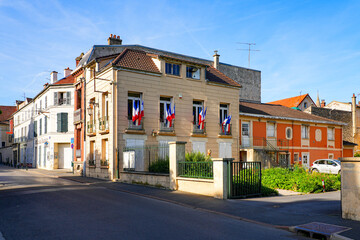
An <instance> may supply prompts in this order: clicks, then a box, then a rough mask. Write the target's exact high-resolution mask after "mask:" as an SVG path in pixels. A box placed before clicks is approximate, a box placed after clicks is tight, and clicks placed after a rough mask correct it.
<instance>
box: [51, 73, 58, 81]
mask: <svg viewBox="0 0 360 240" xmlns="http://www.w3.org/2000/svg"><path fill="white" fill-rule="evenodd" d="M57 74H58V72H56V71H52V72H51V73H50V84H54V83H55V82H57Z"/></svg>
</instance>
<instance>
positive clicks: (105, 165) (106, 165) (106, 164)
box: [100, 159, 109, 167]
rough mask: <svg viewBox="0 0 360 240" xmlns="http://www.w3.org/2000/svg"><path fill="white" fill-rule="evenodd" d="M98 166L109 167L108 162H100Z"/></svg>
mask: <svg viewBox="0 0 360 240" xmlns="http://www.w3.org/2000/svg"><path fill="white" fill-rule="evenodd" d="M100 166H102V167H108V166H109V160H107V159H106V160H101V161H100Z"/></svg>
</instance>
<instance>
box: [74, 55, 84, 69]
mask: <svg viewBox="0 0 360 240" xmlns="http://www.w3.org/2000/svg"><path fill="white" fill-rule="evenodd" d="M83 56H84V53H81V54H80V56H78V57H77V58H75V62H76V66H78V65H79V62H80V61H81V59H82V58H83Z"/></svg>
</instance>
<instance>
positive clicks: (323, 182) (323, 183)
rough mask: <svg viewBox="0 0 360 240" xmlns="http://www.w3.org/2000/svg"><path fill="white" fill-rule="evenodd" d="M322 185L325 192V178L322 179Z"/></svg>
mask: <svg viewBox="0 0 360 240" xmlns="http://www.w3.org/2000/svg"><path fill="white" fill-rule="evenodd" d="M322 185H323V192H325V181H324V179H323V180H322Z"/></svg>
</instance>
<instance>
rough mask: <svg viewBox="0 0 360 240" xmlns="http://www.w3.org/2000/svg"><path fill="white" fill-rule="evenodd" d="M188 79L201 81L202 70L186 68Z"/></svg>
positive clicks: (191, 67)
mask: <svg viewBox="0 0 360 240" xmlns="http://www.w3.org/2000/svg"><path fill="white" fill-rule="evenodd" d="M186 77H187V78H192V79H200V68H197V67H193V66H187V67H186Z"/></svg>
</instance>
